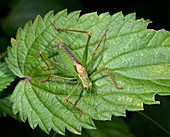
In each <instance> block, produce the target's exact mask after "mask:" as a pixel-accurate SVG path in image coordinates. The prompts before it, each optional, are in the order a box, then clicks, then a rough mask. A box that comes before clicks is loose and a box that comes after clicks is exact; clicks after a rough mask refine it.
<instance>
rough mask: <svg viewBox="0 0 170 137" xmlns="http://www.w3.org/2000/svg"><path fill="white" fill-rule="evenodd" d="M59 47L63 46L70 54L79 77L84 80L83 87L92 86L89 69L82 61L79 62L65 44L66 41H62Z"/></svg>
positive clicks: (66, 52) (65, 51) (64, 50)
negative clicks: (88, 73)
mask: <svg viewBox="0 0 170 137" xmlns="http://www.w3.org/2000/svg"><path fill="white" fill-rule="evenodd" d="M58 46H59V48H61V49H62V50H63V52H64V53H65V54H67V55H68V56H69V58H70V59H71V60H72V62H73V64H74V66H75V68H76V72H77V73H78V76H79V78H80V79H81V81H82V84H83V87H84V88H91V86H92V83H91V81H90V80H89V77H88V75H87V71H86V69H85V68H84V67H83V65H81V63H79V61H78V60H77V59H76V58H75V57H74V56H73V54H72V53H71V52H70V50H69V49H68V48H67V47H66V45H65V44H64V42H62V43H60V44H59V45H58Z"/></svg>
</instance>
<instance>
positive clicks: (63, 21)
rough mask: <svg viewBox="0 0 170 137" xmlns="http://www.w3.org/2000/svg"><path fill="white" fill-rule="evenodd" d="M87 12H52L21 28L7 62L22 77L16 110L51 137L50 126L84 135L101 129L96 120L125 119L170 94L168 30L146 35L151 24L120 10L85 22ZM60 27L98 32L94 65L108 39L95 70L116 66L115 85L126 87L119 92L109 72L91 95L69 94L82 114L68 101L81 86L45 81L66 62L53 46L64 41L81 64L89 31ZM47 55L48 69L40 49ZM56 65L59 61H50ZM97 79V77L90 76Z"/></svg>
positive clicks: (92, 16)
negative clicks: (116, 117)
mask: <svg viewBox="0 0 170 137" xmlns="http://www.w3.org/2000/svg"><path fill="white" fill-rule="evenodd" d="M79 14H80V12H79V11H75V12H72V13H70V14H67V11H66V10H63V11H61V12H58V13H57V14H56V15H54V14H53V12H52V11H50V12H48V13H47V14H46V15H45V17H44V18H41V17H40V16H38V17H37V18H36V19H35V21H34V22H33V23H32V22H28V23H26V25H25V27H24V29H21V28H19V29H18V32H17V36H16V39H12V40H11V44H12V47H9V48H8V59H7V63H8V65H9V68H10V69H11V71H12V72H13V73H14V74H15V75H16V76H18V77H20V78H23V80H21V81H20V82H19V83H18V85H17V86H16V88H15V90H14V92H13V94H12V96H11V100H12V102H13V111H14V113H19V115H20V118H21V120H22V121H26V120H27V119H28V122H29V124H30V126H31V127H32V128H35V127H36V126H37V125H39V126H40V128H41V129H42V130H43V131H45V132H46V133H49V132H50V130H51V129H53V130H54V131H56V132H57V133H59V134H65V129H68V130H69V131H71V132H73V133H75V134H80V133H81V130H82V127H83V128H87V129H94V128H95V125H94V123H93V121H92V119H95V120H111V117H112V115H115V116H126V110H128V111H139V110H143V104H158V103H159V101H155V98H154V95H155V94H159V95H170V86H169V83H170V65H169V64H170V33H169V32H167V31H165V30H160V31H155V30H147V29H146V27H147V25H148V21H145V20H143V19H139V20H136V19H135V14H129V15H126V16H123V14H122V13H121V12H119V13H116V14H114V15H112V16H110V14H109V13H103V14H101V15H99V16H98V15H97V13H89V14H85V15H82V16H80V17H79ZM51 22H54V23H55V24H56V25H57V26H58V27H59V28H69V29H79V30H86V31H90V32H92V38H91V40H90V43H89V54H88V59H87V60H88V61H90V59H91V56H92V54H93V51H94V50H95V48H96V46H97V44H98V43H99V41H100V39H101V37H102V36H103V34H104V32H105V30H106V27H108V32H107V35H106V37H105V39H104V41H103V42H102V43H101V45H100V47H99V50H98V51H97V54H96V56H95V59H94V64H93V68H91V71H95V68H96V69H97V70H98V69H101V68H102V67H103V66H106V67H108V68H109V70H110V72H111V74H112V76H113V78H114V80H115V81H116V82H117V84H118V86H120V87H123V90H119V89H117V88H116V87H115V86H114V85H113V83H112V81H111V79H110V78H109V76H108V75H107V73H106V72H105V71H102V72H101V73H99V74H97V75H95V76H94V77H92V78H91V82H92V84H93V88H92V90H89V91H88V92H86V90H83V88H82V85H79V87H78V88H77V89H76V91H74V92H73V94H72V95H71V96H70V101H71V102H73V103H76V105H77V106H78V107H79V108H81V109H82V111H83V114H82V117H80V112H79V111H78V110H77V109H75V108H74V107H72V106H71V105H70V104H69V103H67V102H66V101H65V99H66V96H67V95H68V94H69V93H70V92H71V90H72V89H73V88H74V87H75V85H76V83H77V81H69V80H61V79H57V78H52V79H50V80H49V81H48V82H44V83H42V82H41V81H42V80H45V79H47V77H48V76H49V75H50V74H60V72H59V71H57V69H56V68H55V66H60V67H64V66H65V64H63V62H62V61H61V58H60V57H58V54H57V48H56V46H54V43H55V42H57V41H63V42H65V44H66V45H67V46H69V48H70V49H71V50H72V52H74V53H75V55H76V57H77V58H78V59H79V60H81V57H82V56H83V51H84V49H85V45H86V42H87V39H88V36H87V34H82V33H77V32H64V31H57V30H55V28H54V27H53V25H52V23H51ZM39 51H41V52H42V53H43V55H44V56H45V58H47V57H48V58H49V59H50V60H51V61H50V62H48V61H47V62H48V63H49V65H50V66H51V67H52V68H53V69H52V70H50V71H45V70H44V69H45V68H46V67H47V66H46V65H45V63H44V62H43V61H42V60H41V58H40V56H39V55H38V52H39ZM51 62H53V63H51ZM89 75H90V74H89Z"/></svg>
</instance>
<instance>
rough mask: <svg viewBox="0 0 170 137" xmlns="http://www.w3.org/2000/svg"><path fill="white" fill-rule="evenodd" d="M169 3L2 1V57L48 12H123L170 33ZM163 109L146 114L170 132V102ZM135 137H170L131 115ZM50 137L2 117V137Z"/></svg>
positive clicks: (164, 100)
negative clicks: (23, 29) (29, 23)
mask: <svg viewBox="0 0 170 137" xmlns="http://www.w3.org/2000/svg"><path fill="white" fill-rule="evenodd" d="M169 2H170V0H150V1H149V0H140V1H139V0H138V1H137V0H1V1H0V53H2V52H5V51H6V49H7V46H9V45H10V38H11V37H14V38H15V35H16V32H17V29H18V27H23V26H24V24H25V23H26V22H27V21H29V20H32V19H35V17H36V16H37V15H38V14H39V15H41V16H44V14H45V13H46V12H48V11H49V10H54V11H55V12H57V11H60V10H62V9H66V8H67V9H68V12H71V11H74V10H81V11H82V12H81V14H85V13H89V12H95V11H97V13H98V14H100V13H103V12H110V14H114V13H116V12H119V11H122V12H123V14H124V15H126V14H129V13H133V12H135V13H136V18H137V19H140V18H144V19H150V20H151V21H152V22H153V23H151V24H149V26H148V28H149V29H155V30H159V29H166V30H168V31H169V30H170V15H169V13H170V12H169V9H170V5H169ZM156 99H158V100H161V105H154V106H145V112H144V113H145V114H147V115H148V116H149V117H151V118H152V119H154V120H156V121H157V122H158V123H159V124H161V125H162V126H163V127H164V128H165V129H166V130H168V131H169V130H170V128H169V127H170V123H169V116H170V98H169V97H159V96H157V97H156ZM124 120H125V121H126V122H127V124H128V125H129V127H130V130H131V132H132V133H133V134H134V136H136V137H144V136H145V137H151V136H156V137H167V136H168V135H167V134H165V132H163V130H161V129H160V128H158V127H157V126H156V125H155V124H153V123H152V122H150V121H148V120H147V119H146V118H144V117H142V116H141V115H139V114H138V113H136V112H134V113H132V112H128V113H127V118H124ZM8 136H9V137H11V136H12V137H32V136H47V135H46V134H44V133H43V132H41V130H39V129H38V128H37V129H35V130H34V131H33V130H32V129H31V128H30V127H29V125H28V124H24V123H20V122H18V121H16V120H14V119H12V118H11V117H9V116H6V117H0V137H8Z"/></svg>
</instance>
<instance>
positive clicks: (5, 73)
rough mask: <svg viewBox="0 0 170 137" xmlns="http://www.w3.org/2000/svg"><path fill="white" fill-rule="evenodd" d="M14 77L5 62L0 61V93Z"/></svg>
mask: <svg viewBox="0 0 170 137" xmlns="http://www.w3.org/2000/svg"><path fill="white" fill-rule="evenodd" d="M14 79H15V75H14V74H13V73H12V72H11V70H10V69H9V68H8V66H7V64H6V63H5V62H0V93H1V92H2V91H3V89H5V88H7V86H9V85H10V83H11V82H12V81H14Z"/></svg>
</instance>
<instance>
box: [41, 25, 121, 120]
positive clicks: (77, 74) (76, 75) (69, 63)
mask: <svg viewBox="0 0 170 137" xmlns="http://www.w3.org/2000/svg"><path fill="white" fill-rule="evenodd" d="M52 25H53V26H54V28H55V29H56V30H57V31H70V32H77V33H84V34H86V35H88V40H87V43H86V47H85V50H84V53H83V57H82V62H79V61H78V60H77V59H76V58H75V57H74V55H73V54H72V51H71V49H70V48H69V47H68V46H66V44H65V43H64V42H59V43H55V44H56V46H58V51H57V52H58V54H59V56H60V57H61V58H62V61H63V63H64V64H65V66H66V68H67V69H68V70H69V71H70V72H71V74H72V77H73V79H77V81H78V82H77V85H76V86H75V87H74V88H73V90H72V91H71V92H70V94H69V95H68V96H67V97H66V102H68V103H69V104H71V105H72V106H73V107H74V108H76V109H78V110H79V111H80V117H81V116H82V113H83V112H82V109H81V108H79V107H78V106H76V105H75V104H74V103H72V102H71V101H70V100H69V97H70V96H71V94H72V93H73V92H74V91H75V90H76V88H77V86H78V85H79V84H82V87H83V88H84V89H86V90H87V91H88V89H91V88H92V86H93V84H92V82H91V81H90V78H91V77H92V76H89V75H88V73H87V72H88V71H87V70H89V69H90V65H92V64H93V60H94V57H95V55H96V53H97V50H98V48H99V47H100V44H101V43H102V41H103V39H104V38H105V37H106V34H107V32H108V27H107V28H106V30H105V32H104V34H103V35H102V37H101V38H100V40H99V42H98V44H97V46H96V49H95V50H94V52H93V55H92V57H91V60H90V62H89V63H87V57H88V46H89V42H90V39H91V37H92V33H91V32H88V31H84V30H73V29H67V28H58V27H57V26H56V24H55V23H54V22H52ZM38 54H39V55H40V57H41V59H42V61H43V62H44V63H45V65H46V66H47V68H45V70H50V69H51V68H50V66H49V65H48V63H47V61H46V60H45V58H44V57H43V53H42V52H41V51H39V52H38ZM85 66H86V67H85ZM58 69H60V68H58ZM60 70H61V69H60ZM103 70H105V71H106V72H107V75H108V76H109V77H110V79H111V80H112V82H113V85H114V86H115V87H116V88H117V89H120V90H121V89H123V88H122V87H119V86H118V85H117V83H116V82H115V80H114V79H113V77H112V75H111V73H110V71H109V69H108V68H107V67H106V66H103V67H102V68H101V69H99V70H97V71H95V72H94V73H92V75H93V76H94V75H97V74H98V73H100V72H101V71H103ZM51 77H56V78H62V79H70V78H68V77H61V76H56V75H54V74H51V75H49V76H48V78H47V79H46V80H43V81H42V82H48V81H49V80H50V78H51ZM70 80H71V79H70ZM79 81H80V82H79Z"/></svg>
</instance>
